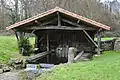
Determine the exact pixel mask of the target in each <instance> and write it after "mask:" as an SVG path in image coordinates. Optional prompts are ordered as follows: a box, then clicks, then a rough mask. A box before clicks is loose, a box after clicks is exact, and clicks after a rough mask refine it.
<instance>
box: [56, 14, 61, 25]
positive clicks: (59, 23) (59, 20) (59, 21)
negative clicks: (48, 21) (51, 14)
mask: <svg viewBox="0 0 120 80" xmlns="http://www.w3.org/2000/svg"><path fill="white" fill-rule="evenodd" d="M57 15H58V26H59V27H60V26H61V19H60V13H59V12H57Z"/></svg>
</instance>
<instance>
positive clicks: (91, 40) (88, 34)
mask: <svg viewBox="0 0 120 80" xmlns="http://www.w3.org/2000/svg"><path fill="white" fill-rule="evenodd" d="M83 32H84V33H85V34H86V36H87V37H88V38H89V39H90V40H91V41H92V43H93V44H94V45H95V46H96V47H97V48H98V45H97V44H96V43H95V41H94V40H93V39H92V38H91V37H90V35H89V34H88V33H87V31H85V30H83Z"/></svg>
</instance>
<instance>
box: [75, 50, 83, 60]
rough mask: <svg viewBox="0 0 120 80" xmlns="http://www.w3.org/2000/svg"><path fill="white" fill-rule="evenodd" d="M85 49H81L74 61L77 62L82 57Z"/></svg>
mask: <svg viewBox="0 0 120 80" xmlns="http://www.w3.org/2000/svg"><path fill="white" fill-rule="evenodd" d="M83 53H84V51H81V52H80V53H79V54H78V55H77V56H76V57H75V58H74V61H75V62H76V61H77V60H78V59H80V57H81V56H82V55H83Z"/></svg>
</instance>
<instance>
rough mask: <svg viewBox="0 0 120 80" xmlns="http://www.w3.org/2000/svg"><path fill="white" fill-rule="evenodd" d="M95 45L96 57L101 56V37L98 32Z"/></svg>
mask: <svg viewBox="0 0 120 80" xmlns="http://www.w3.org/2000/svg"><path fill="white" fill-rule="evenodd" d="M97 44H98V50H97V53H98V55H100V54H101V35H100V31H98V32H97Z"/></svg>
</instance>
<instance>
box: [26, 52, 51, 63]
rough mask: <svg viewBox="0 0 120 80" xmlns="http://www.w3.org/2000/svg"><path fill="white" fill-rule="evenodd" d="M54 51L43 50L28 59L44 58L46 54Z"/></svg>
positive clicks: (30, 60)
mask: <svg viewBox="0 0 120 80" xmlns="http://www.w3.org/2000/svg"><path fill="white" fill-rule="evenodd" d="M51 53H52V52H51V51H45V52H42V53H38V54H36V55H34V56H31V57H29V58H28V59H27V61H28V62H33V61H34V60H38V59H41V58H43V57H44V56H47V55H49V54H51Z"/></svg>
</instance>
